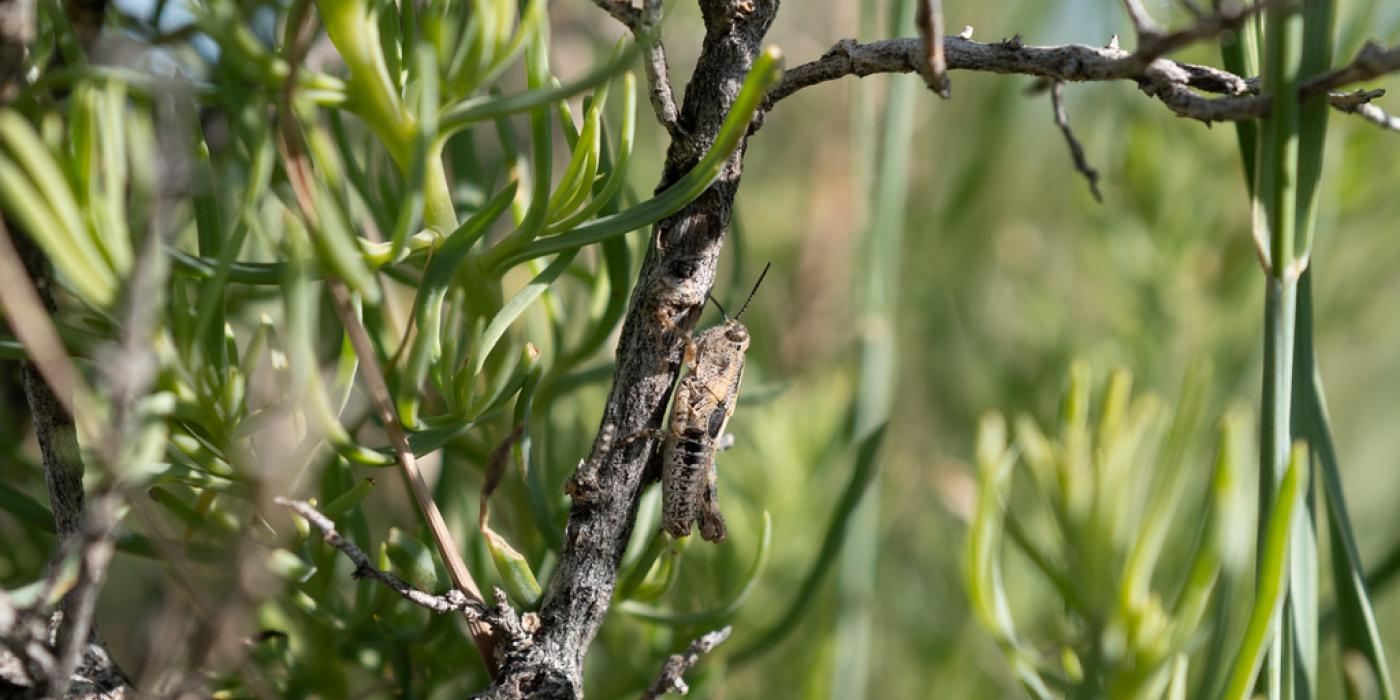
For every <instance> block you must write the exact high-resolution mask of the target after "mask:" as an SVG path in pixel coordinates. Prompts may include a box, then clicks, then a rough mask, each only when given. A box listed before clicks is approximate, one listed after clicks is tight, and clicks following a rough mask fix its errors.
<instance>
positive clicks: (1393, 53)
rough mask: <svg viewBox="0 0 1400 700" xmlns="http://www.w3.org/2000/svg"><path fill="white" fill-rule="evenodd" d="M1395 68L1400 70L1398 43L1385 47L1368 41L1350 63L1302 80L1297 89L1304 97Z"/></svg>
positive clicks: (1399, 48)
mask: <svg viewBox="0 0 1400 700" xmlns="http://www.w3.org/2000/svg"><path fill="white" fill-rule="evenodd" d="M1397 70H1400V44H1396V45H1395V46H1392V47H1390V48H1388V49H1386V48H1382V47H1381V45H1380V44H1377V43H1375V42H1373V41H1368V42H1366V44H1365V45H1364V46H1362V47H1361V50H1360V51H1358V52H1356V58H1353V59H1352V61H1351V63H1348V64H1346V65H1345V66H1342V67H1341V68H1338V69H1336V70H1333V71H1331V72H1328V73H1323V74H1322V75H1319V76H1317V77H1316V78H1310V79H1308V80H1305V81H1303V83H1302V85H1300V86H1299V90H1300V92H1302V94H1303V98H1304V99H1306V98H1309V97H1312V96H1313V95H1317V94H1319V93H1322V92H1331V91H1333V90H1336V89H1337V88H1339V87H1344V86H1346V85H1351V84H1353V83H1361V82H1365V81H1367V80H1372V79H1375V78H1379V77H1381V76H1382V75H1386V74H1389V73H1394V72H1395V71H1397Z"/></svg>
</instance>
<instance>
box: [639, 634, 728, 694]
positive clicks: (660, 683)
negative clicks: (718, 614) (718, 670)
mask: <svg viewBox="0 0 1400 700" xmlns="http://www.w3.org/2000/svg"><path fill="white" fill-rule="evenodd" d="M733 630H734V628H732V627H730V626H728V625H726V626H724V627H723V628H720V629H717V630H715V631H713V632H710V633H708V634H705V635H704V636H702V637H700V638H699V639H697V640H695V641H693V642H691V643H690V646H688V647H686V649H685V651H684V652H681V653H679V654H672V655H670V656H669V657H667V659H666V663H664V664H662V665H661V672H660V673H658V674H656V680H654V681H652V682H651V685H649V686H647V689H646V692H644V693H642V700H656V698H659V697H661V696H663V695H666V694H667V693H679V694H681V695H685V694H686V693H688V692H690V687H689V686H687V685H686V684H685V679H684V678H682V676H684V675H685V672H686V671H689V670H690V668H691V667H692V666H694V665H695V664H696V663H697V662H698V661H700V657H702V656H704V655H706V654H708V653H710V652H711V651H712V650H713V649H714V648H715V647H717V646H719V644H720V642H723V641H724V640H726V639H728V638H729V633H730V632H732V631H733Z"/></svg>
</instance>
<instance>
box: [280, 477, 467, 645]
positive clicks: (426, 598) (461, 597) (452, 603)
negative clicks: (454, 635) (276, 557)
mask: <svg viewBox="0 0 1400 700" xmlns="http://www.w3.org/2000/svg"><path fill="white" fill-rule="evenodd" d="M272 501H273V502H274V503H276V504H277V505H279V506H286V507H288V508H291V509H292V510H294V511H296V513H297V515H300V516H301V517H303V518H305V519H306V521H307V522H309V523H311V524H312V525H313V526H314V527H315V528H316V529H317V530H320V531H321V539H323V540H325V541H326V544H328V545H330V546H332V547H335V548H336V549H338V550H340V552H341V554H344V555H345V556H346V558H348V559H349V560H350V561H351V563H353V564H354V565H355V571H354V573H352V574H351V575H350V576H351V578H355V579H364V578H368V579H373V580H375V581H378V582H379V583H381V584H383V585H384V586H385V587H387V588H388V589H389V590H391V591H393V592H395V593H397V594H399V596H400V597H401V598H403V599H404V600H407V601H408V602H410V603H413V604H414V605H417V606H418V607H420V608H423V609H425V610H431V611H433V612H435V613H449V612H465V613H469V614H471V615H474V616H476V617H478V618H480V617H484V616H485V614H486V607H485V606H484V605H482V604H481V602H480V601H477V600H472V599H471V598H469V597H468V596H467V595H466V594H465V593H463V592H462V591H461V590H458V589H456V588H453V589H452V590H449V591H448V592H446V593H444V594H442V595H433V594H431V593H427V592H424V591H422V590H419V589H418V588H416V587H414V586H413V584H411V583H409V582H407V581H405V580H403V579H401V578H399V577H398V576H395V575H393V574H391V573H389V572H387V571H385V570H383V569H380V568H379V567H377V566H375V565H374V563H373V562H372V561H371V560H370V558H369V555H368V554H365V552H364V550H363V549H360V548H359V546H358V545H356V544H355V543H354V542H351V541H350V540H347V539H345V538H344V537H342V536H341V535H340V532H339V531H337V530H336V529H335V523H334V522H332V521H331V519H330V518H327V517H326V516H325V515H322V514H321V512H320V511H318V510H316V507H315V506H313V505H311V504H310V503H307V502H306V501H297V500H292V499H290V498H284V497H282V496H277V497H275V498H273V499H272Z"/></svg>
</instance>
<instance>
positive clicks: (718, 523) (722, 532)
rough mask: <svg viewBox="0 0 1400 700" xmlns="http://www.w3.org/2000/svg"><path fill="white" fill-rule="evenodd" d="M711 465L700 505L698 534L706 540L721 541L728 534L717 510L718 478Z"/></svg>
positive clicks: (721, 516) (722, 518)
mask: <svg viewBox="0 0 1400 700" xmlns="http://www.w3.org/2000/svg"><path fill="white" fill-rule="evenodd" d="M718 476H719V475H718V474H717V473H716V471H715V469H714V468H713V467H711V469H710V477H709V479H707V480H706V481H707V483H706V484H705V491H704V497H703V501H702V503H701V507H700V536H701V537H703V538H705V541H706V542H722V541H724V538H725V537H726V536H727V535H728V534H729V533H728V530H727V529H726V528H725V526H724V514H723V513H721V512H720V511H719V479H718Z"/></svg>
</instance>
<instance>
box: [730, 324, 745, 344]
mask: <svg viewBox="0 0 1400 700" xmlns="http://www.w3.org/2000/svg"><path fill="white" fill-rule="evenodd" d="M724 337H725V338H727V339H728V340H729V342H731V343H744V342H747V341H748V339H749V329H747V328H745V327H743V326H741V325H739V324H737V323H735V324H733V325H732V326H731V327H730V328H729V330H727V331H725V332H724Z"/></svg>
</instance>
